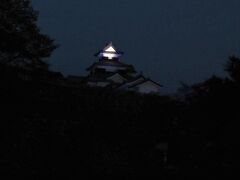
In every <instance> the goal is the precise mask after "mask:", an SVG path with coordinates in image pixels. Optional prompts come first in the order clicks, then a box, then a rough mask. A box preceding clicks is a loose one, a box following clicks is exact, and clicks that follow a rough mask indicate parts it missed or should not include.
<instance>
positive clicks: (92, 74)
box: [85, 43, 162, 94]
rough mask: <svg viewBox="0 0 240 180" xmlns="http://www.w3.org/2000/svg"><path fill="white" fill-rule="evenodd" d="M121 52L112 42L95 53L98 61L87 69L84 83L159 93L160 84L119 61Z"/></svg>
mask: <svg viewBox="0 0 240 180" xmlns="http://www.w3.org/2000/svg"><path fill="white" fill-rule="evenodd" d="M122 55H123V52H120V51H117V50H116V48H115V47H114V46H113V44H112V43H109V44H108V45H107V46H106V47H105V48H104V49H102V50H101V51H99V52H98V53H96V54H95V56H96V57H97V58H98V61H97V62H95V63H93V64H92V65H91V66H90V67H89V68H87V71H88V72H89V74H88V76H87V77H86V79H85V83H86V84H87V85H88V86H91V87H110V88H113V89H118V90H123V91H134V92H138V93H141V94H150V93H153V94H159V92H160V90H161V87H162V86H161V85H160V84H158V83H156V82H154V81H153V80H151V79H149V78H146V77H144V76H143V75H142V73H137V71H136V70H135V68H134V66H132V65H128V64H125V63H123V62H120V57H121V56H122Z"/></svg>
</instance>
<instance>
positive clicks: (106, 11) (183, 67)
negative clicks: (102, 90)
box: [33, 0, 240, 93]
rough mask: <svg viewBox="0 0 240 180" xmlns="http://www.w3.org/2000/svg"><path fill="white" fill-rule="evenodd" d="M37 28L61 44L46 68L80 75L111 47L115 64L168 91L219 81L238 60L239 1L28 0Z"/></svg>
mask: <svg viewBox="0 0 240 180" xmlns="http://www.w3.org/2000/svg"><path fill="white" fill-rule="evenodd" d="M33 6H34V8H35V9H36V10H38V11H39V12H40V16H39V26H40V28H41V31H42V32H43V33H47V34H49V35H50V36H51V37H52V38H54V39H56V42H57V43H58V44H60V48H58V49H57V50H56V51H55V52H54V54H53V56H52V57H51V68H52V69H53V70H54V71H61V72H62V73H63V74H64V75H68V74H72V75H86V71H85V69H86V68H87V67H88V66H90V65H91V64H92V63H93V62H94V61H96V59H95V57H93V54H94V53H95V52H97V51H98V50H100V49H102V48H103V47H104V46H105V45H106V43H107V42H109V41H112V42H113V44H114V45H115V47H116V48H117V50H120V51H123V52H125V54H124V56H123V57H122V59H121V61H122V62H124V63H127V64H133V65H134V66H135V67H136V69H137V70H138V71H142V72H143V73H144V74H145V75H146V76H147V77H151V78H152V79H153V80H155V81H157V82H159V83H160V84H162V85H164V90H163V91H164V92H168V93H170V92H173V91H175V90H176V88H177V87H179V86H180V83H179V82H180V81H183V82H185V83H187V84H192V83H196V82H200V81H202V80H204V79H206V78H208V77H210V76H211V75H212V74H216V75H219V76H223V75H224V73H223V65H224V63H225V62H226V60H227V58H228V56H229V55H232V54H235V55H238V56H239V55H240V10H239V9H240V1H239V0H68V1H66V0H33Z"/></svg>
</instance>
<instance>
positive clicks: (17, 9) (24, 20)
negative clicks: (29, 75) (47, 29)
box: [0, 0, 57, 69]
mask: <svg viewBox="0 0 240 180" xmlns="http://www.w3.org/2000/svg"><path fill="white" fill-rule="evenodd" d="M37 19H38V13H37V12H36V11H35V10H33V8H32V6H31V3H30V1H29V0H1V3H0V39H1V41H0V63H2V64H7V65H18V66H22V67H30V68H44V69H47V67H48V63H47V62H46V61H45V60H44V58H47V57H49V56H50V55H51V53H52V51H53V50H54V49H55V48H56V47H57V46H56V45H55V43H54V40H53V39H51V38H49V37H48V36H47V35H45V34H41V33H40V30H39V28H38V27H37V25H36V22H37Z"/></svg>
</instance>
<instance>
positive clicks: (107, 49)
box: [104, 46, 117, 53]
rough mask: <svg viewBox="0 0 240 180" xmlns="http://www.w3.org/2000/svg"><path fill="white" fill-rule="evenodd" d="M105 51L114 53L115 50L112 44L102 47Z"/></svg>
mask: <svg viewBox="0 0 240 180" xmlns="http://www.w3.org/2000/svg"><path fill="white" fill-rule="evenodd" d="M104 51H105V52H111V53H115V52H117V51H116V50H115V49H114V47H113V46H109V47H106V49H104Z"/></svg>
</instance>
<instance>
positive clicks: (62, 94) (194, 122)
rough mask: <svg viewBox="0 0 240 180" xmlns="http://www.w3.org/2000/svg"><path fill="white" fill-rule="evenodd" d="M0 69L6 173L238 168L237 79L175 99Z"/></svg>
mask: <svg viewBox="0 0 240 180" xmlns="http://www.w3.org/2000/svg"><path fill="white" fill-rule="evenodd" d="M0 72H1V76H0V77H1V82H2V84H1V88H0V90H1V92H0V94H1V97H0V98H1V105H2V108H1V110H2V113H1V126H0V127H1V131H0V132H1V134H2V135H1V137H3V139H2V141H1V156H2V157H1V167H4V168H2V170H3V171H4V172H3V173H2V174H1V176H4V177H5V178H6V177H11V178H19V177H30V178H32V179H42V178H49V177H51V178H52V179H59V178H67V179H75V178H83V177H84V178H86V177H88V178H91V177H92V178H94V177H98V178H99V177H104V178H110V179H111V178H114V179H134V178H139V177H148V178H149V177H161V178H163V179H175V178H178V179H188V178H189V179H190V178H191V179H193V178H194V179H203V178H207V179H209V178H212V179H216V178H220V177H225V178H229V177H231V176H233V173H234V171H235V170H236V168H237V165H236V160H235V157H236V154H237V153H236V147H237V145H238V139H237V137H238V135H239V131H238V129H237V128H238V120H239V113H238V106H236V105H235V104H238V103H239V90H240V89H239V86H238V85H237V83H235V81H232V80H230V79H220V78H218V77H215V76H213V77H212V78H210V79H209V80H207V81H205V82H203V83H200V84H197V85H194V86H193V87H192V91H191V92H190V93H189V94H187V95H186V96H187V98H186V100H185V101H178V100H173V99H172V98H170V97H164V96H154V95H146V96H143V95H138V94H134V93H121V92H114V91H111V90H106V89H92V88H88V87H85V86H79V87H71V86H69V85H67V84H65V83H59V81H57V80H53V79H51V80H49V81H47V79H46V77H45V78H39V74H38V75H36V74H35V75H34V74H33V75H32V78H31V79H30V80H23V79H22V76H19V73H20V74H21V73H22V71H20V70H19V69H17V68H9V67H8V68H6V67H1V71H0ZM49 77H50V75H49ZM162 142H167V143H168V144H169V149H168V152H167V153H168V161H167V163H166V162H165V163H164V161H163V154H162V151H161V150H160V149H158V148H157V147H158V144H160V143H162Z"/></svg>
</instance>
